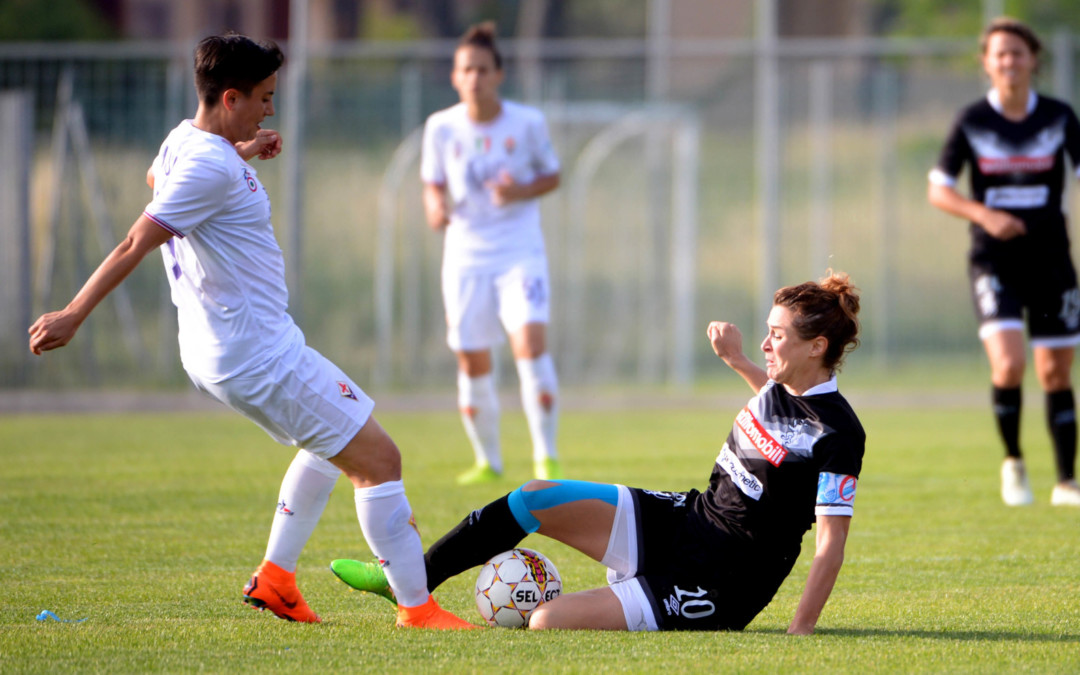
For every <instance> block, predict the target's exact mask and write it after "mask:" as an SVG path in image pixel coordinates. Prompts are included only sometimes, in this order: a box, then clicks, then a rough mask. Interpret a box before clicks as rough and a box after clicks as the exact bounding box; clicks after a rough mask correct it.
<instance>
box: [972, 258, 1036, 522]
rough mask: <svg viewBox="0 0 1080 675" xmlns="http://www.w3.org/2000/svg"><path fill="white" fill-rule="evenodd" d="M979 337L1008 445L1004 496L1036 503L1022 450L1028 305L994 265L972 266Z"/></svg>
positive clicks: (1015, 503)
mask: <svg viewBox="0 0 1080 675" xmlns="http://www.w3.org/2000/svg"><path fill="white" fill-rule="evenodd" d="M969 273H970V278H971V289H972V300H973V301H974V305H975V314H976V316H977V317H978V319H979V324H980V325H979V338H980V339H981V340H982V343H983V348H984V349H985V350H986V357H987V359H988V360H989V362H990V381H991V384H992V386H993V389H992V403H993V412H994V419H995V421H996V422H997V428H998V433H999V434H1000V436H1001V440H1002V443H1003V444H1004V446H1005V460H1004V461H1003V462H1002V465H1001V499H1002V501H1004V502H1005V503H1006V504H1008V505H1010V506H1019V505H1023V504H1030V503H1031V501H1032V495H1031V487H1030V485H1029V484H1028V478H1027V471H1026V469H1025V467H1024V460H1023V456H1022V452H1021V450H1020V412H1021V407H1022V405H1021V404H1022V400H1023V397H1022V392H1021V387H1020V385H1021V383H1022V382H1023V379H1024V368H1025V366H1026V360H1025V351H1024V333H1023V331H1024V323H1023V319H1022V316H1023V305H1022V303H1021V302H1020V298H1019V296H1018V289H1017V288H1016V287H1015V284H1010V283H1007V282H1003V281H1002V280H1001V278H1000V277H999V276H998V275H997V274H996V273H995V272H994V270H993V267H992V266H990V265H983V264H974V263H973V264H972V265H971V266H970V268H969Z"/></svg>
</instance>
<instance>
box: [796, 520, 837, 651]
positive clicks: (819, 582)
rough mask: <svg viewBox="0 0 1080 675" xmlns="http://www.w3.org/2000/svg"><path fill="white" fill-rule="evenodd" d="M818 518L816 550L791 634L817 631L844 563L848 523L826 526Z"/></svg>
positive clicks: (807, 633)
mask: <svg viewBox="0 0 1080 675" xmlns="http://www.w3.org/2000/svg"><path fill="white" fill-rule="evenodd" d="M821 521H822V519H821V518H819V519H818V538H817V552H816V553H815V554H814V561H813V562H812V563H811V564H810V574H809V575H808V576H807V577H806V586H805V587H804V588H803V594H802V597H801V598H800V599H799V606H798V608H797V609H796V610H795V617H794V618H793V619H792V620H791V625H789V626H788V633H791V634H792V635H809V634H811V633H813V632H814V627H815V626H816V625H817V621H818V617H820V616H821V610H823V609H824V608H825V603H826V601H828V599H829V595H830V594H832V589H833V586H834V585H836V578H837V577H838V576H839V575H840V568H841V567H843V565H844V545H845V543H846V540H847V532H846V525H845V526H844V527H843V528H841V527H840V526H839V525H835V526H832V527H825V526H824V524H823V523H822V522H821Z"/></svg>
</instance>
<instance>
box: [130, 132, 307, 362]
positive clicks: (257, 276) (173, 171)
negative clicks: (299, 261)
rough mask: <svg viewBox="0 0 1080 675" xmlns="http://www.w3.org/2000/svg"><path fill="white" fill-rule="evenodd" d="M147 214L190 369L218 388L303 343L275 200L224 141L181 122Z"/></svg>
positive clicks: (157, 170) (158, 170) (161, 161)
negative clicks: (162, 235) (159, 234)
mask: <svg viewBox="0 0 1080 675" xmlns="http://www.w3.org/2000/svg"><path fill="white" fill-rule="evenodd" d="M152 170H153V172H154V199H153V201H152V202H150V204H149V205H148V206H147V207H146V210H145V214H146V215H147V216H148V217H149V218H150V219H151V220H153V221H154V222H155V223H157V224H158V225H160V226H161V227H163V228H165V229H166V230H168V231H169V232H171V233H172V234H173V235H174V236H173V238H172V239H170V240H169V241H168V242H167V243H166V244H165V245H163V246H162V247H161V251H162V256H163V258H164V260H165V270H166V275H167V276H168V278H169V285H170V286H171V288H172V301H173V304H175V305H176V308H177V315H178V323H179V328H180V330H179V340H180V358H181V360H182V361H183V364H184V369H185V370H187V371H188V372H190V373H193V374H196V375H198V376H199V377H200V378H202V379H204V380H206V381H209V382H220V381H222V380H225V379H227V378H229V377H231V376H233V375H236V374H238V373H240V372H242V371H243V370H244V369H245V368H248V367H250V366H253V365H256V364H258V363H260V362H262V361H266V360H268V359H270V358H272V357H274V356H275V355H276V354H278V353H279V352H281V351H282V350H284V349H285V348H287V347H288V346H289V345H292V344H295V341H297V340H299V341H301V342H302V341H303V339H304V338H303V334H302V333H301V332H300V329H299V328H298V327H297V326H296V324H295V323H294V322H293V320H292V317H290V316H289V314H288V312H287V311H286V310H287V308H288V301H289V294H288V290H287V287H286V285H285V261H284V257H283V256H282V253H281V248H280V247H279V246H278V243H277V240H276V239H275V238H274V230H273V226H272V225H271V222H270V197H269V196H268V195H267V194H266V189H265V188H264V187H263V186H262V184H261V183H260V182H259V180H258V178H256V176H255V169H254V168H252V167H251V165H250V164H248V163H247V162H245V161H244V160H243V159H242V158H241V157H240V155H239V154H237V152H236V149H235V148H234V147H233V145H232V144H231V143H229V141H227V140H226V139H225V138H223V137H221V136H218V135H216V134H211V133H208V132H205V131H202V130H200V129H197V128H195V126H194V125H192V123H191V120H185V121H183V122H181V123H180V125H179V126H177V127H176V128H175V129H173V130H172V132H170V133H169V136H168V137H167V138H166V139H165V142H164V143H162V144H161V150H160V151H159V152H158V155H157V157H155V158H154V164H153V167H152Z"/></svg>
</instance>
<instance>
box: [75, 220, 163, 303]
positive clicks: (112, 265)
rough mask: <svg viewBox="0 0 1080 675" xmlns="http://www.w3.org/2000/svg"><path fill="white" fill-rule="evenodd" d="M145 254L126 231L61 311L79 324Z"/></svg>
mask: <svg viewBox="0 0 1080 675" xmlns="http://www.w3.org/2000/svg"><path fill="white" fill-rule="evenodd" d="M145 256H146V250H142V249H141V248H140V247H139V246H138V244H137V242H136V240H135V239H134V237H133V236H132V235H131V234H128V236H127V237H126V238H125V239H124V241H122V242H120V243H119V244H118V245H117V247H116V248H114V249H113V250H112V252H111V253H109V255H108V256H107V257H106V258H105V260H103V261H102V262H101V264H100V265H98V268H97V269H96V270H94V273H93V274H91V275H90V278H89V279H87V280H86V283H84V284H83V286H82V288H81V289H79V292H78V293H76V294H75V297H74V298H72V299H71V302H69V303H68V304H67V307H65V308H64V311H66V312H68V313H69V314H71V315H72V316H73V317H75V318H77V319H78V322H79V323H82V322H83V321H84V320H85V319H86V317H87V316H89V315H90V312H92V311H93V309H94V308H95V307H97V306H98V305H99V304H100V303H101V301H102V300H104V299H105V297H106V296H108V295H109V293H111V292H112V291H113V290H114V289H115V288H116V287H117V286H119V285H120V283H121V282H122V281H123V280H124V279H126V278H127V277H128V275H130V274H131V272H132V271H133V270H134V269H135V268H136V267H138V266H139V263H140V262H142V259H143V258H144V257H145Z"/></svg>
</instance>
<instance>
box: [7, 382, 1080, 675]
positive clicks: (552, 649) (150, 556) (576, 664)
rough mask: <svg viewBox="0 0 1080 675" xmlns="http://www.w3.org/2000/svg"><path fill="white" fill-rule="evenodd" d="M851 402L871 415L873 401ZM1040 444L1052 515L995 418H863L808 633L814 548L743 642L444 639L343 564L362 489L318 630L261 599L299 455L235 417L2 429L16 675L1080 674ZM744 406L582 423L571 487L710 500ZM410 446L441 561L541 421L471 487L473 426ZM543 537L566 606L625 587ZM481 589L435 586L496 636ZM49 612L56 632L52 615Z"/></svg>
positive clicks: (334, 547)
mask: <svg viewBox="0 0 1080 675" xmlns="http://www.w3.org/2000/svg"><path fill="white" fill-rule="evenodd" d="M853 400H854V399H853ZM1028 410H1029V412H1027V413H1026V414H1027V419H1026V422H1025V427H1024V436H1025V442H1026V445H1025V447H1026V449H1027V450H1026V452H1027V457H1028V463H1029V471H1030V473H1031V476H1032V485H1033V488H1034V489H1035V491H1036V497H1037V502H1036V504H1035V505H1033V506H1031V507H1028V508H1024V509H1009V508H1006V507H1005V506H1003V505H1002V504H1001V501H1000V499H999V497H998V492H997V490H998V482H997V469H998V462H999V454H1000V453H999V450H998V442H997V440H996V438H995V437H994V435H993V430H992V428H991V425H990V423H989V422H990V413H989V411H988V410H987V409H985V406H982V405H980V406H978V407H964V406H959V407H952V408H950V409H947V410H931V409H925V408H918V407H908V408H904V407H890V408H878V407H872V408H870V409H863V410H860V414H861V416H862V419H863V422H864V424H865V426H866V429H867V433H868V446H867V454H866V461H865V466H864V471H863V477H862V480H861V481H860V486H859V492H858V499H857V503H856V516H855V519H854V521H853V524H852V531H851V538H850V539H849V544H848V549H847V558H846V563H845V565H844V568H843V570H842V572H841V574H840V579H839V581H838V583H837V587H836V590H835V591H834V592H833V595H832V598H831V599H830V600H829V603H828V605H827V606H826V608H825V612H824V614H823V615H822V618H821V621H820V623H819V624H818V633H817V635H815V636H812V637H804V638H795V637H789V636H787V635H785V634H784V630H785V628H786V626H787V623H788V621H789V619H790V617H791V615H792V613H793V612H794V608H795V605H796V603H797V601H798V596H799V593H800V592H801V589H802V584H803V581H804V580H805V577H806V573H807V571H808V569H809V564H810V561H809V558H810V556H811V554H812V552H813V534H812V532H811V533H810V534H809V535H808V536H807V537H806V538H805V541H804V554H803V557H802V558H800V560H799V562H798V564H797V565H796V567H795V571H794V572H793V573H792V575H791V577H789V578H788V580H787V581H786V582H785V584H784V585H783V587H782V588H781V589H780V591H779V593H778V594H777V596H776V598H775V599H774V600H773V602H772V604H770V605H769V607H768V608H767V609H766V610H765V611H764V612H763V613H762V614H761V615H760V616H759V617H758V618H757V619H755V620H754V621H753V622H752V623H751V624H750V626H749V627H748V628H747V630H745V631H743V632H741V633H706V634H616V633H592V632H574V631H568V632H552V633H546V634H544V633H535V634H533V633H529V632H527V631H514V630H507V629H490V630H482V631H473V632H470V633H464V634H463V633H454V634H443V633H436V632H427V631H405V630H396V629H394V628H393V616H394V615H393V611H392V608H391V606H390V605H389V603H387V602H386V601H385V600H382V599H381V598H378V597H375V596H367V595H364V594H359V593H354V592H350V591H348V590H347V589H346V588H345V587H344V586H343V585H342V584H341V583H340V582H338V581H337V580H336V579H335V578H334V577H333V575H332V574H331V573H330V572H329V570H328V569H327V565H328V563H329V561H330V560H331V559H333V558H337V557H366V556H367V549H366V546H365V544H364V543H363V540H362V538H361V536H360V532H359V527H358V526H357V523H356V517H355V512H354V509H353V503H352V491H351V489H349V486H348V484H347V482H346V481H345V479H341V481H340V482H339V484H338V487H337V489H336V491H335V492H334V494H333V495H332V497H331V502H330V505H329V507H328V508H327V511H326V514H325V516H324V517H323V520H322V523H321V524H320V526H319V528H318V529H317V530H316V532H315V535H314V537H313V538H312V540H311V542H310V543H309V545H308V547H307V549H306V550H305V552H304V555H303V557H302V558H301V560H300V568H299V570H298V572H299V574H298V579H299V582H300V587H301V589H302V590H303V591H304V593H305V596H306V598H307V600H308V602H309V603H310V604H311V606H312V607H313V608H314V609H315V610H316V611H317V612H319V613H320V614H321V616H322V617H323V619H324V623H322V624H321V625H299V624H290V623H286V622H284V621H279V620H277V619H275V618H274V617H273V616H271V615H269V614H266V613H258V612H255V611H252V610H251V609H250V608H248V607H247V606H245V605H244V604H242V603H241V601H240V595H241V593H240V592H241V588H242V586H243V585H244V582H245V581H246V580H247V576H248V575H249V574H250V573H251V571H252V569H254V567H255V566H256V565H257V564H258V562H259V560H260V558H261V556H262V553H263V549H264V547H265V544H266V537H267V534H268V532H269V525H270V520H271V517H272V515H273V510H274V505H275V502H276V499H277V489H278V484H279V482H280V479H281V476H282V475H283V473H284V470H285V467H286V466H287V465H288V463H289V461H290V459H291V456H292V453H291V452H290V451H289V450H287V449H285V448H282V447H280V446H277V445H276V444H275V443H273V442H272V441H270V440H269V439H268V438H267V437H266V436H265V435H264V434H263V433H262V432H261V431H260V430H259V429H257V428H256V427H254V426H253V425H252V424H250V423H249V422H247V421H246V420H243V419H241V418H240V417H239V416H235V415H229V414H224V413H222V414H205V413H185V414H171V415H158V414H129V415H65V416H59V415H57V416H47V415H40V416H37V415H35V416H9V417H0V455H2V456H0V508H2V510H3V514H4V516H3V518H2V519H0V523H2V537H0V541H2V543H3V545H2V546H0V570H3V571H2V573H0V574H2V578H3V594H4V600H3V602H2V603H0V671H2V672H4V673H17V672H53V673H55V672H87V671H102V672H161V671H165V672H187V671H196V670H199V671H209V672H331V671H338V672H344V671H359V670H361V669H363V670H364V671H369V672H487V673H493V672H496V673H497V672H510V671H526V672H541V671H544V672H601V671H621V672H683V671H687V672H704V671H720V672H734V671H738V672H746V671H762V672H826V671H827V672H838V673H843V672H858V671H873V672H980V673H988V672H1021V671H1023V672H1046V673H1067V672H1080V511H1077V510H1075V509H1073V510H1068V509H1061V508H1051V507H1050V506H1049V505H1048V499H1049V491H1050V488H1051V485H1052V482H1053V469H1052V466H1051V458H1050V451H1049V449H1048V447H1047V444H1048V442H1047V440H1046V434H1045V431H1044V430H1043V427H1042V421H1041V415H1042V411H1041V409H1040V407H1037V406H1032V407H1031V408H1029V409H1028ZM736 412H737V407H736V406H728V405H726V404H725V405H723V406H720V407H718V408H717V409H716V410H705V409H700V408H699V409H694V410H681V411H673V410H647V411H642V410H630V411H606V412H597V411H593V412H576V411H573V410H570V411H567V412H566V414H565V415H564V417H563V422H562V426H561V430H560V437H561V444H562V453H563V457H564V460H565V465H566V467H567V469H568V473H569V474H570V476H571V477H574V478H582V479H588V480H602V481H613V482H622V483H626V484H630V485H636V486H642V487H649V488H656V489H675V490H678V489H688V488H691V487H699V488H700V487H702V486H704V485H705V483H706V482H707V479H708V475H709V472H710V470H711V467H712V463H713V460H714V458H715V456H716V453H717V451H718V449H719V447H720V444H721V443H722V441H723V437H724V435H725V434H726V433H727V430H728V428H729V425H730V423H731V420H732V418H733V416H734V414H735V413H736ZM378 417H379V419H380V421H381V422H382V423H383V425H384V426H385V427H386V428H387V429H388V430H389V431H390V433H391V435H392V436H393V437H394V438H395V439H396V440H397V442H398V444H399V445H400V447H401V448H402V451H403V454H404V457H405V476H406V479H405V480H406V488H407V490H408V493H409V496H410V499H411V502H412V505H413V507H414V510H415V512H416V515H417V518H418V520H419V524H420V529H421V533H422V535H423V538H424V543H425V545H426V544H430V543H431V542H433V541H434V540H435V539H436V538H437V537H438V536H439V535H441V534H442V533H443V532H445V530H446V529H448V528H449V527H451V526H452V525H454V524H455V523H456V522H457V521H458V520H460V519H461V518H462V517H463V516H464V515H465V514H467V513H468V511H470V510H471V509H473V508H475V507H477V506H480V505H482V504H484V503H486V502H487V501H488V500H490V499H491V498H494V497H496V496H498V495H500V494H501V493H503V492H506V491H508V490H509V489H511V488H513V487H515V486H516V485H517V484H519V483H520V482H522V481H524V480H525V479H527V478H528V477H529V476H528V466H529V464H528V458H527V454H528V450H527V448H528V442H527V438H526V436H525V425H524V423H523V421H522V420H521V419H519V417H518V416H517V415H515V414H509V415H507V419H506V420H505V422H504V427H503V428H504V444H505V447H506V455H507V461H508V471H507V474H508V475H507V477H506V479H505V481H504V482H503V483H502V484H500V485H496V486H485V487H482V488H481V487H474V488H458V487H455V486H454V484H453V476H454V475H455V473H456V472H457V471H458V470H460V469H461V468H462V466H463V463H464V462H466V461H467V459H468V457H469V451H468V449H467V447H466V441H465V437H464V434H463V433H462V432H461V430H460V426H459V425H460V423H459V421H458V420H457V419H456V417H455V416H454V415H453V414H450V413H431V412H413V413H404V412H395V413H380V414H379V415H378ZM526 543H527V544H528V545H530V546H532V547H533V548H536V549H537V550H540V551H541V552H543V553H545V554H546V555H548V556H549V557H550V558H552V559H553V560H554V562H555V563H556V564H557V565H558V567H559V570H560V571H561V573H562V575H563V579H564V584H565V588H566V590H569V591H573V590H580V589H584V588H588V587H592V586H597V585H601V584H602V583H603V582H604V570H603V569H602V568H601V566H600V565H598V564H596V563H594V562H592V561H590V560H588V559H587V558H585V557H584V556H582V555H580V554H578V553H576V552H574V551H572V550H570V549H568V548H566V547H564V546H562V545H560V544H557V543H554V542H551V541H549V540H545V539H543V538H540V537H537V536H535V535H534V536H531V537H530V538H529V539H527V540H526ZM473 581H474V576H473V574H472V573H469V574H465V575H462V576H460V577H458V578H456V579H453V580H451V581H450V582H448V583H447V584H445V585H444V586H442V587H440V588H439V589H438V590H437V591H436V596H437V597H438V598H439V600H440V602H441V603H442V604H443V605H444V606H446V607H448V608H450V609H452V610H454V611H456V612H458V613H459V614H461V615H462V616H464V617H466V618H468V619H470V620H472V621H474V622H476V623H480V618H479V616H478V614H477V613H476V610H475V607H474V606H473V601H472V596H471V588H472V583H473ZM43 610H51V611H52V612H54V613H55V615H56V616H58V617H59V618H60V619H68V620H78V619H84V618H85V621H81V622H79V623H61V622H57V621H54V620H51V619H50V620H47V621H37V620H36V617H37V616H38V614H39V613H40V612H42V611H43Z"/></svg>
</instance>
